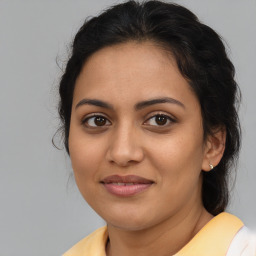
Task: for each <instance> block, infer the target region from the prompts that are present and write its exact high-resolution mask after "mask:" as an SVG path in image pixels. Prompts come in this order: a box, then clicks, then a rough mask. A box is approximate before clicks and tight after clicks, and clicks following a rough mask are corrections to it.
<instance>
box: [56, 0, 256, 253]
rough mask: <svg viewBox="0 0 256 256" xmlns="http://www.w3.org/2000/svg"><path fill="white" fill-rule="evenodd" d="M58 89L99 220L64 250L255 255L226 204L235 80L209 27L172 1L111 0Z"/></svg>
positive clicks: (69, 143)
mask: <svg viewBox="0 0 256 256" xmlns="http://www.w3.org/2000/svg"><path fill="white" fill-rule="evenodd" d="M59 91H60V105H59V114H60V117H61V120H62V122H63V129H64V138H65V147H66V150H67V152H68V154H69V155H70V158H71V161H72V167H73V170H74V175H75V179H76V183H77V185H78V188H79V190H80V192H81V194H82V195H83V197H84V198H85V200H86V201H87V202H88V203H89V204H90V206H91V207H92V208H93V209H94V210H95V211H96V212H97V213H98V214H99V215H100V216H101V217H102V218H103V219H104V220H105V221H106V223H107V227H103V228H101V229H99V230H97V231H95V232H94V233H93V234H91V235H89V236H88V237H86V238H85V239H83V240H82V241H80V242H79V243H78V244H77V245H75V246H74V247H73V248H71V249H70V250H69V251H68V252H67V253H65V254H64V255H65V256H82V255H83V256H84V255H87V256H90V255H99V256H103V255H107V256H116V255H122V256H126V255H159V256H165V255H176V256H181V255H189V256H192V255H197V256H198V255H218V256H219V255H255V251H254V249H253V246H252V243H251V242H250V235H249V232H248V230H247V229H246V228H245V227H243V223H242V222H241V221H240V220H239V219H238V218H236V217H235V216H233V215H231V214H228V213H224V211H225V209H226V206H227V204H228V196H229V193H228V177H229V172H230V170H231V167H232V166H234V164H235V161H236V158H237V154H238V151H239V147H240V126H239V120H238V115H237V109H236V106H237V104H238V102H239V88H238V86H237V84H236V82H235V81H234V67H233V65H232V63H231V62H230V60H229V59H228V57H227V55H226V52H225V48H224V45H223V43H222V42H221V40H220V38H219V36H218V35H217V34H216V33H215V32H214V31H213V30H212V29H211V28H209V27H207V26H206V25H204V24H202V23H200V22H199V21H198V19H197V17H196V16H195V15H194V14H193V13H191V12H190V11H189V10H187V9H185V8H184V7H181V6H178V5H175V4H167V3H163V2H159V1H148V2H145V3H137V2H134V1H128V2H126V3H124V4H119V5H116V6H114V7H112V8H110V9H108V10H106V11H105V12H104V13H102V14H101V15H99V16H98V17H95V18H92V19H91V20H89V21H86V22H85V24H84V25H83V26H82V27H81V28H80V30H79V32H78V33H77V35H76V37H75V39H74V43H73V51H72V55H71V57H70V59H69V61H68V63H67V67H66V70H65V73H64V75H63V77H62V79H61V82H60V89H59Z"/></svg>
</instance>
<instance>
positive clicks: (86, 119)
mask: <svg viewBox="0 0 256 256" xmlns="http://www.w3.org/2000/svg"><path fill="white" fill-rule="evenodd" d="M156 117H163V118H166V119H167V122H168V124H163V125H149V126H156V127H166V126H168V125H170V124H171V123H176V120H175V119H174V118H173V117H170V116H169V115H166V114H162V113H156V114H154V115H152V116H151V117H149V118H148V119H147V120H146V121H145V122H144V123H143V124H145V123H147V122H148V121H149V120H151V119H153V118H156ZM95 118H102V119H103V120H105V122H107V123H108V124H107V125H105V124H103V125H102V126H100V125H99V126H97V125H95V126H92V125H88V121H89V120H90V119H94V124H95ZM155 122H156V121H155ZM81 124H82V125H85V126H86V127H87V128H91V129H96V128H99V127H106V126H109V125H110V124H111V122H110V121H109V120H108V118H106V117H105V116H103V115H101V114H94V115H92V116H88V117H86V118H84V119H83V120H82V121H81Z"/></svg>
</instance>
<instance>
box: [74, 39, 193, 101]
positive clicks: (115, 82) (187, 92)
mask: <svg viewBox="0 0 256 256" xmlns="http://www.w3.org/2000/svg"><path fill="white" fill-rule="evenodd" d="M163 96H170V97H172V98H176V99H177V100H180V101H187V100H189V99H191V98H192V99H193V100H194V101H195V100H196V97H195V95H194V93H193V91H192V90H191V88H190V86H189V84H188V82H187V81H186V79H185V78H184V77H183V76H182V75H181V74H180V72H179V70H178V67H177V65H176V62H175V59H174V58H173V57H172V56H171V54H170V53H169V52H167V51H165V50H164V49H163V48H160V47H159V46H157V45H155V44H154V43H153V42H143V43H136V42H129V43H124V44H119V45H114V46H110V47H106V48H103V49H101V50H99V51H98V52H96V53H94V54H93V55H92V56H91V57H90V58H89V59H88V60H87V61H86V63H85V65H84V67H83V69H82V71H81V73H80V75H79V77H78V79H77V82H76V87H75V92H74V103H75V102H77V101H79V99H80V100H81V98H82V97H87V98H90V97H91V98H100V99H102V100H105V101H111V102H114V103H115V102H116V103H118V102H122V103H127V104H128V103H131V102H134V101H140V100H146V99H148V98H155V97H163Z"/></svg>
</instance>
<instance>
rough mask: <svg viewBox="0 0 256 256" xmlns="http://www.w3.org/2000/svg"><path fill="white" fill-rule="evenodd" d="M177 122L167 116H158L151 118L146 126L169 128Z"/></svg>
mask: <svg viewBox="0 0 256 256" xmlns="http://www.w3.org/2000/svg"><path fill="white" fill-rule="evenodd" d="M173 122H175V120H174V119H173V118H171V117H169V116H167V115H163V114H158V115H154V116H152V117H150V118H149V119H148V120H147V121H146V124H149V125H152V126H167V125H168V124H170V123H173Z"/></svg>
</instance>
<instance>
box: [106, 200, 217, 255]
mask: <svg viewBox="0 0 256 256" xmlns="http://www.w3.org/2000/svg"><path fill="white" fill-rule="evenodd" d="M212 217H213V216H212V215H211V214H210V213H208V212H207V211H206V210H205V209H204V208H203V206H201V205H198V207H192V209H190V210H189V211H188V209H187V211H183V212H179V214H176V215H175V216H172V217H171V218H169V219H166V220H164V221H162V222H161V223H158V224H157V225H155V226H153V227H150V228H146V229H143V230H136V231H131V230H124V229H119V228H117V227H114V226H111V225H110V224H108V233H109V243H108V245H107V249H106V251H107V256H117V255H122V256H130V255H136V256H144V255H147V256H153V255H154V256H155V255H158V256H170V255H173V254H175V253H177V252H178V251H179V250H180V249H181V248H182V247H183V246H184V245H186V244H187V243H188V242H189V241H190V240H191V239H192V238H193V237H194V236H195V234H196V233H197V232H198V231H199V230H200V229H201V228H202V227H203V226H204V225H205V224H206V223H207V222H208V221H210V220H211V218H212Z"/></svg>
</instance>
